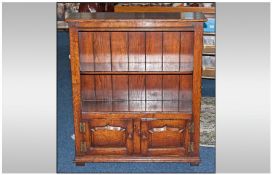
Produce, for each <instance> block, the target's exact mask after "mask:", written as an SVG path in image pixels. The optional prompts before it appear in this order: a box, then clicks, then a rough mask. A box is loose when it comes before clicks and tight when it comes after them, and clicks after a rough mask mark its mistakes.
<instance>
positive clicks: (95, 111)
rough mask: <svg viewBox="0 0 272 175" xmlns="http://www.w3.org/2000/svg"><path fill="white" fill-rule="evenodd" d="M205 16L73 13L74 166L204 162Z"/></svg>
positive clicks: (188, 14) (71, 23)
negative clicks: (201, 140)
mask: <svg viewBox="0 0 272 175" xmlns="http://www.w3.org/2000/svg"><path fill="white" fill-rule="evenodd" d="M205 20H206V19H205V17H204V16H203V14H202V13H197V12H185V13H94V14H91V13H76V14H72V15H71V16H70V17H69V18H68V19H67V20H66V21H67V22H68V24H69V33H70V59H71V72H72V92H73V111H74V131H75V153H76V155H75V160H74V162H75V163H76V164H77V165H84V164H85V163H86V162H189V163H191V164H193V165H197V164H198V163H199V162H200V158H199V135H200V134H199V133H200V131H199V127H200V123H199V117H200V101H201V60H202V59H201V57H202V47H203V43H202V42H203V41H202V35H203V28H202V26H203V22H204V21H205Z"/></svg>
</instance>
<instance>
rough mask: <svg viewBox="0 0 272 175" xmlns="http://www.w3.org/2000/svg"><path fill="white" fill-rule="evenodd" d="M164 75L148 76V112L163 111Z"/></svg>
mask: <svg viewBox="0 0 272 175" xmlns="http://www.w3.org/2000/svg"><path fill="white" fill-rule="evenodd" d="M162 79H163V78H162V75H146V111H161V110H162V81H163V80H162Z"/></svg>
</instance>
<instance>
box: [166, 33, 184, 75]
mask: <svg viewBox="0 0 272 175" xmlns="http://www.w3.org/2000/svg"><path fill="white" fill-rule="evenodd" d="M179 52H180V32H163V70H164V71H179V56H180V55H179Z"/></svg>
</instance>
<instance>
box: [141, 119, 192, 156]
mask: <svg viewBox="0 0 272 175" xmlns="http://www.w3.org/2000/svg"><path fill="white" fill-rule="evenodd" d="M187 123H188V122H187V121H186V120H171V119H151V120H149V119H142V121H141V152H142V154H143V155H145V156H165V155H171V156H173V155H176V156H185V155H187V153H188V147H189V142H190V140H189V138H190V137H189V129H188V126H187V125H188V124H187Z"/></svg>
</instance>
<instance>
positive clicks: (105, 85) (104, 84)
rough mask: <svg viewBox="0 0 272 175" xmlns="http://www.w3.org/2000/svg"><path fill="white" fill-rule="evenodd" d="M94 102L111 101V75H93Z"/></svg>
mask: <svg viewBox="0 0 272 175" xmlns="http://www.w3.org/2000/svg"><path fill="white" fill-rule="evenodd" d="M95 87H96V89H95V92H96V100H108V101H109V100H112V77H111V75H95Z"/></svg>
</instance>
